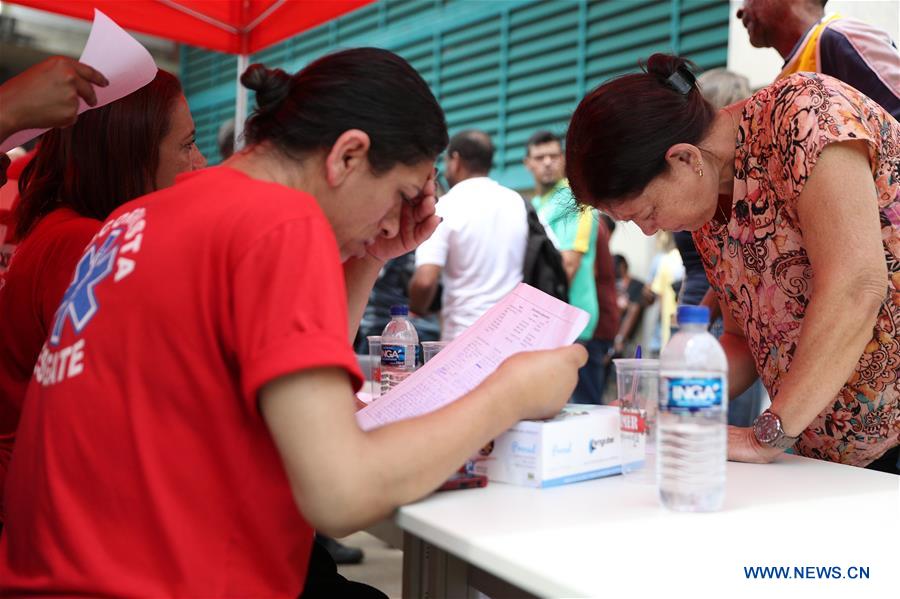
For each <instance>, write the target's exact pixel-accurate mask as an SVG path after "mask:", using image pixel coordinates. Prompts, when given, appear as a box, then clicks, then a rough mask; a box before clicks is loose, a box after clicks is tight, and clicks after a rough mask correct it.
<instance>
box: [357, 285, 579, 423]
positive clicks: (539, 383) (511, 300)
mask: <svg viewBox="0 0 900 599" xmlns="http://www.w3.org/2000/svg"><path fill="white" fill-rule="evenodd" d="M587 322H588V314H587V313H586V312H585V311H583V310H581V309H579V308H575V307H573V306H570V305H568V304H566V303H564V302H561V301H559V300H557V299H555V298H553V297H551V296H549V295H547V294H545V293H542V292H541V291H538V290H537V289H535V288H533V287H530V286H528V285H525V284H519V286H517V287H516V288H515V289H514V290H512V291H511V292H510V293H509V294H508V295H507V296H506V297H505V298H503V299H502V300H501V301H500V302H499V303H498V304H497V305H495V306H494V307H493V308H491V309H490V310H488V311H487V312H485V313H484V315H482V316H481V318H479V319H478V320H477V321H476V322H475V324H473V325H472V326H471V327H469V329H468V330H466V332H465V333H463V334H462V335H461V336H460V337H458V338H457V339H455V340H454V341H453V342H452V343H451V344H450V345H448V346H447V347H446V348H444V350H443V351H441V352H440V353H439V354H437V355H436V356H435V357H434V358H432V359H431V360H429V361H428V363H426V364H425V366H423V367H422V368H421V369H419V370H417V371H416V372H414V373H413V374H412V375H410V376H409V378H407V379H406V380H405V381H403V382H402V383H400V385H398V386H397V387H395V388H394V389H393V390H392V391H391V392H390V393H388V394H387V395H385V396H383V397H381V398H380V399H379V400H377V401H375V402H374V403H372V404H371V405H369V406H368V407H366V408H364V409H362V410H360V411H359V412H357V414H356V417H357V420H358V422H359V424H360V426H361V427H362V428H363V429H365V430H368V429H372V428H377V427H378V426H383V425H385V424H388V423H390V422H395V421H398V420H404V419H407V418H413V417H415V416H420V415H422V414H427V413H428V412H432V411H434V410H437V409H439V408H441V407H443V406H445V405H447V404H449V403H451V402H453V401H456V400H457V399H459V398H460V397H462V396H463V395H465V394H466V393H468V392H469V391H471V390H472V389H474V388H475V387H477V386H478V385H480V384H481V383H482V382H484V381H485V379H487V378H488V376H489V375H491V374H492V373H493V372H494V371H496V370H497V369H498V367H500V365H501V364H502V363H503V362H504V361H505V360H506V359H507V358H509V357H511V356H513V355H514V354H518V353H520V352H526V351H535V350H544V349H555V348H559V347H562V346H565V345H569V344H571V343H572V342H573V341H574V340H575V339H576V338H577V337H578V334H579V333H581V331H582V330H583V329H584V327H585V325H586V324H587ZM585 359H586V354H585V352H584V350H583V348H580V347H578V348H571V349H570V350H569V351H567V352H559V354H557V355H550V354H548V355H545V356H522V357H520V358H517V359H516V360H511V361H509V362H508V363H506V364H504V365H503V372H502V373H499V374H500V376H499V378H498V380H502V381H505V382H506V383H508V384H506V385H504V395H505V394H507V393H508V394H509V397H510V402H519V401H520V400H525V401H526V404H525V405H517V406H516V407H517V409H518V410H519V411H520V418H534V417H540V416H545V415H547V414H545V413H544V412H545V411H546V410H547V409H550V407H548V398H550V397H551V396H554V397H555V396H562V395H564V393H560V392H559V390H560V389H562V388H564V387H566V388H568V391H571V390H572V388H573V387H574V386H575V379H574V374H575V371H577V366H580V365H581V364H583V363H584V360H585ZM576 362H577V364H576ZM567 375H572V380H571V386H569V381H568V380H567V378H568V376H567ZM520 396H521V397H520ZM565 399H566V398H562V401H563V402H564V401H565ZM528 400H533V403H532V402H529V401H528ZM550 403H552V402H550Z"/></svg>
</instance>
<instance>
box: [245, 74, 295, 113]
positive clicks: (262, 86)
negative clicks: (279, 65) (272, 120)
mask: <svg viewBox="0 0 900 599" xmlns="http://www.w3.org/2000/svg"><path fill="white" fill-rule="evenodd" d="M241 84H242V85H243V86H244V87H246V88H247V89H251V90H253V91H255V92H256V105H257V106H258V108H257V110H258V111H260V112H268V111H270V110H272V109H274V108H275V107H277V106H278V104H280V103H281V101H282V100H284V99H285V98H286V97H287V95H288V94H289V93H290V91H291V76H290V75H288V74H287V73H285V72H284V71H282V70H281V69H267V68H266V67H264V66H263V65H261V64H252V65H250V66H249V67H248V68H247V70H246V71H244V74H243V75H241Z"/></svg>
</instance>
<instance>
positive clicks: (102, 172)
mask: <svg viewBox="0 0 900 599" xmlns="http://www.w3.org/2000/svg"><path fill="white" fill-rule="evenodd" d="M204 166H206V161H205V159H204V157H203V155H202V154H200V151H199V150H198V149H197V146H196V145H195V144H194V121H193V119H192V118H191V113H190V111H189V110H188V106H187V101H186V100H185V98H184V95H183V94H182V92H181V84H180V83H179V81H178V79H177V78H176V77H175V76H174V75H172V74H170V73H167V72H166V71H158V72H157V74H156V77H155V78H154V79H153V81H151V82H150V83H148V84H147V85H145V86H144V87H142V88H141V89H139V90H137V91H136V92H134V93H132V94H130V95H128V96H126V97H124V98H122V99H120V100H117V101H116V102H112V103H110V104H107V105H105V106H102V107H100V108H96V109H93V110H89V111H87V112H85V113H83V114H82V115H81V116H80V117H79V118H78V121H77V122H76V123H75V125H73V126H72V127H68V128H65V129H53V130H51V131H48V132H47V133H45V134H44V136H43V138H42V139H41V142H40V145H39V148H38V150H37V153H36V154H35V156H34V158H33V159H32V161H31V162H30V163H29V164H28V166H26V167H25V170H24V171H23V172H22V174H21V176H20V178H19V189H20V194H21V199H20V201H19V202H17V203H16V206H15V208H14V210H13V213H12V223H13V224H12V226H13V227H14V229H15V231H14V233H15V239H16V240H17V242H18V244H19V245H18V247H17V249H16V251H15V253H14V254H13V259H12V260H11V262H10V267H9V271H8V273H7V274H6V276H5V280H4V284H3V286H2V288H0V491H2V489H3V481H4V478H5V474H6V466H7V464H8V461H9V456H10V453H11V452H12V444H13V440H14V436H15V430H16V426H17V423H18V421H19V414H20V412H21V407H22V401H23V399H24V397H25V390H26V389H27V387H28V381H29V380H30V379H31V374H32V370H33V369H34V365H35V362H36V360H37V357H38V354H39V352H40V350H41V344H43V342H44V339H46V337H47V332H48V330H49V328H50V326H51V324H52V320H53V317H54V313H55V312H56V308H57V306H58V305H59V301H60V299H61V298H62V297H63V293H64V292H65V290H66V287H68V285H69V283H70V282H71V280H72V271H73V270H74V268H75V264H76V263H77V262H78V259H79V258H80V257H81V254H82V252H83V251H84V248H85V246H86V245H87V244H88V242H89V241H90V240H91V238H92V237H93V236H94V234H96V233H97V231H98V230H99V229H100V225H101V224H102V222H103V219H105V218H106V217H107V216H109V213H110V212H112V211H113V210H114V209H115V208H117V207H119V206H120V205H122V204H124V203H125V202H127V201H128V200H131V199H133V198H136V197H138V196H140V195H143V194H145V193H148V192H150V191H153V190H155V189H162V188H164V187H168V186H170V185H172V184H173V183H174V182H175V175H177V174H178V173H181V172H185V171H189V170H193V169H195V168H202V167H204ZM0 518H2V510H0ZM0 522H2V519H0Z"/></svg>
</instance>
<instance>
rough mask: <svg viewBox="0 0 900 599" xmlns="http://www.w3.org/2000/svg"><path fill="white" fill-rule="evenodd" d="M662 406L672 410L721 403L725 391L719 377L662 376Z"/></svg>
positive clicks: (698, 408) (695, 408)
mask: <svg viewBox="0 0 900 599" xmlns="http://www.w3.org/2000/svg"><path fill="white" fill-rule="evenodd" d="M663 385H664V387H663V390H664V391H665V402H664V404H663V406H662V407H663V408H664V409H667V410H673V411H682V410H691V411H694V410H701V409H705V408H714V407H716V406H721V405H722V394H723V393H724V392H725V389H724V386H725V385H724V384H723V379H722V378H721V377H671V378H670V377H663Z"/></svg>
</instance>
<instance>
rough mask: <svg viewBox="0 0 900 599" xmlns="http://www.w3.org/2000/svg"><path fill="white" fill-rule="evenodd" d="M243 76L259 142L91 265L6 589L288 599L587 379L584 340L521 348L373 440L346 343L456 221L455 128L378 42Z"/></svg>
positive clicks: (251, 129) (36, 436) (51, 370)
mask: <svg viewBox="0 0 900 599" xmlns="http://www.w3.org/2000/svg"><path fill="white" fill-rule="evenodd" d="M242 82H243V83H244V84H245V85H246V86H247V87H249V88H250V89H252V90H254V91H255V92H256V102H257V104H258V107H257V109H256V111H255V112H254V114H253V115H252V116H251V118H250V119H249V121H248V123H247V127H246V130H245V132H244V133H245V136H246V139H247V141H248V147H247V148H246V149H244V150H243V151H241V152H239V153H238V154H236V155H234V156H232V157H231V158H229V160H228V161H226V162H225V164H224V165H222V166H220V167H215V168H210V169H205V170H204V171H203V172H199V173H191V174H189V175H186V176H184V177H183V178H182V179H181V180H180V181H179V182H178V183H177V184H176V185H174V186H172V187H171V188H168V189H163V190H160V191H158V192H155V193H152V194H148V195H147V196H144V197H142V198H138V199H136V200H134V201H133V202H130V203H129V204H128V205H126V206H123V207H122V208H120V209H119V210H116V211H115V212H113V214H111V215H110V217H109V218H108V219H107V221H106V223H105V224H104V226H103V228H102V230H101V232H100V233H99V234H98V235H97V237H96V238H95V239H94V241H93V242H92V243H91V245H90V246H89V248H88V249H87V251H86V252H85V254H84V256H83V257H82V262H80V265H79V269H78V276H77V277H76V279H75V280H74V282H73V283H74V284H73V286H72V288H71V289H72V291H71V292H69V291H67V293H66V297H65V298H64V301H63V303H62V304H61V308H60V311H59V313H58V314H57V318H56V321H55V323H54V326H53V328H52V330H51V334H50V336H49V337H48V340H47V343H46V345H45V346H44V348H43V349H42V352H41V358H40V361H39V366H38V367H37V368H36V369H35V377H34V378H33V379H32V381H31V384H30V386H29V388H28V398H27V400H26V402H25V410H24V412H23V414H22V419H21V423H20V427H19V434H20V437H19V443H18V445H17V447H16V452H15V456H14V457H13V460H12V463H11V466H10V470H9V478H8V481H7V489H6V497H5V501H6V508H7V514H8V517H9V521H8V528H7V530H5V531H4V534H3V537H2V538H0V580H2V581H3V582H2V583H0V587H3V588H2V590H5V591H7V592H9V593H12V594H24V593H26V592H36V591H44V592H53V593H56V594H59V595H87V596H101V595H102V596H160V597H162V596H181V597H197V596H202V597H215V596H232V597H233V596H244V597H249V596H256V597H262V596H265V597H291V598H294V597H296V596H297V595H298V593H299V592H300V591H301V589H303V588H304V587H303V585H304V581H305V579H306V567H307V564H308V562H309V555H310V547H311V545H312V542H313V529H315V530H320V531H322V532H324V533H326V534H329V535H332V536H343V534H344V533H346V532H348V531H351V530H358V529H360V528H364V527H365V526H367V525H369V524H370V523H372V522H375V521H377V520H378V519H380V518H383V517H385V516H387V515H388V514H390V513H391V512H392V511H393V510H394V509H395V508H396V507H397V506H399V505H402V504H404V503H408V502H410V501H414V500H416V499H418V498H420V497H422V496H424V495H426V494H427V493H430V492H431V491H433V490H434V489H436V488H437V487H439V486H440V485H441V483H443V482H444V481H445V480H446V479H447V477H448V476H450V475H451V474H452V473H453V472H454V471H456V469H457V468H458V467H459V466H460V464H462V463H463V462H464V461H465V460H466V459H467V458H468V457H469V456H471V455H473V454H474V453H475V451H477V450H478V448H479V447H482V446H483V445H484V444H485V443H487V442H488V441H490V440H491V439H492V438H494V437H496V436H497V435H499V434H500V433H502V432H503V431H504V430H506V429H508V428H509V427H510V426H511V425H512V424H514V423H515V422H516V421H518V420H521V419H523V418H543V417H547V416H550V415H553V414H555V413H556V412H557V411H558V410H559V409H560V408H561V407H562V406H563V404H564V403H565V402H566V400H567V399H568V397H569V396H570V394H571V392H572V389H573V388H574V386H575V382H576V380H577V370H578V368H579V366H581V365H582V364H584V362H585V359H586V353H585V350H584V348H583V347H581V346H570V347H565V348H561V349H558V350H552V351H535V352H523V353H521V354H519V355H516V356H514V357H512V358H510V359H509V360H507V361H506V362H504V363H503V364H501V365H500V366H499V368H498V369H497V370H496V371H495V372H494V373H492V374H491V375H490V376H489V377H488V378H487V379H485V381H484V382H483V383H482V384H480V385H479V386H477V387H476V388H474V389H473V390H472V391H470V392H469V393H467V394H466V395H465V396H463V397H461V398H459V399H458V400H457V401H454V402H453V403H452V404H450V405H448V406H446V407H443V408H441V409H439V410H436V411H434V412H432V413H430V414H427V415H425V416H421V417H417V418H412V419H409V420H404V421H402V422H397V423H394V424H389V425H386V426H383V427H381V428H378V429H376V430H371V431H363V430H362V429H361V428H360V426H359V424H358V423H357V421H356V418H355V414H354V412H355V409H356V402H355V398H354V391H355V390H358V389H359V388H360V386H361V384H362V376H361V373H360V371H359V366H358V364H357V362H356V357H355V355H354V354H353V349H352V347H351V345H350V343H351V340H352V339H353V336H354V333H355V331H356V328H357V326H358V324H359V320H360V316H361V314H362V312H363V308H364V306H365V304H366V301H367V299H368V297H369V294H370V292H371V290H372V285H373V283H374V282H375V279H376V277H377V275H378V272H379V270H380V269H381V268H382V267H383V266H384V263H385V261H386V260H388V259H390V258H394V257H397V256H400V255H403V254H406V253H408V252H410V251H412V250H414V249H415V248H416V246H418V245H419V244H420V243H421V242H422V241H424V240H425V239H426V238H427V237H428V236H429V235H431V233H432V232H433V231H434V230H435V228H436V227H437V226H438V224H439V222H440V219H439V218H438V217H437V216H436V215H435V197H434V188H435V185H434V175H433V173H434V163H435V160H436V158H437V156H438V154H439V153H440V152H441V151H442V150H443V148H444V147H445V146H446V144H447V129H446V123H445V120H444V115H443V112H442V110H441V108H440V106H439V105H438V103H437V100H436V99H435V98H434V96H433V95H432V93H431V91H430V90H429V88H428V85H427V84H426V83H425V81H424V80H423V79H422V77H421V76H420V75H419V74H418V73H416V71H415V70H414V69H413V68H412V67H411V66H410V65H409V64H408V63H407V62H406V61H404V60H403V59H402V58H400V57H399V56H397V55H395V54H393V53H391V52H388V51H386V50H380V49H375V48H361V49H356V50H346V51H343V52H338V53H335V54H331V55H328V56H325V57H324V58H320V59H318V60H316V61H314V62H312V63H311V64H310V65H308V66H307V67H305V68H304V69H303V70H301V71H300V72H298V73H297V74H295V75H292V76H289V75H287V74H286V73H284V72H282V71H270V70H268V69H265V68H264V67H262V66H261V65H255V66H253V67H251V68H250V69H249V70H248V72H246V73H245V74H244V76H243V77H242ZM62 498H64V499H62ZM57 499H62V500H57ZM85 539H90V542H84V541H85ZM330 596H344V595H338V594H336V593H334V594H331V595H330Z"/></svg>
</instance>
